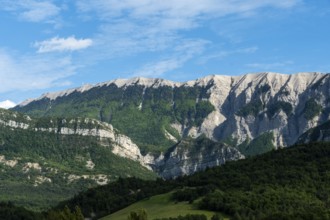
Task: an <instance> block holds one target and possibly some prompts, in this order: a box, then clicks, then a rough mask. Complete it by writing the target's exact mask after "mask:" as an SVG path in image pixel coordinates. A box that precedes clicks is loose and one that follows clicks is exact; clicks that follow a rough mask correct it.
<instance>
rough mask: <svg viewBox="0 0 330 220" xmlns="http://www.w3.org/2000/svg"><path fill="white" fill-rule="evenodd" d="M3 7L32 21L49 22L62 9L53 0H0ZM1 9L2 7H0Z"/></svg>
mask: <svg viewBox="0 0 330 220" xmlns="http://www.w3.org/2000/svg"><path fill="white" fill-rule="evenodd" d="M0 4H1V8H2V10H5V11H10V12H12V13H14V14H15V15H18V17H19V18H21V19H23V20H26V21H30V22H48V21H49V20H51V19H53V18H54V17H55V16H57V15H59V13H60V11H61V9H60V8H59V7H58V6H56V5H55V4H54V3H53V2H52V1H49V0H48V1H47V0H44V1H36V0H16V1H13V0H0ZM0 10H1V9H0Z"/></svg>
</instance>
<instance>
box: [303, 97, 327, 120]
mask: <svg viewBox="0 0 330 220" xmlns="http://www.w3.org/2000/svg"><path fill="white" fill-rule="evenodd" d="M321 111H322V106H321V105H319V104H318V103H317V102H316V101H315V99H313V98H310V99H309V100H307V102H306V103H305V108H304V110H303V113H304V116H305V118H306V119H308V120H311V119H313V118H314V117H315V116H317V115H319V114H320V113H321Z"/></svg>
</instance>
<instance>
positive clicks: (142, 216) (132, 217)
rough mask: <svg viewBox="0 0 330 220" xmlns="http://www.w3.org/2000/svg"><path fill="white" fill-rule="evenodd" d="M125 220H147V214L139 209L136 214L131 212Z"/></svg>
mask: <svg viewBox="0 0 330 220" xmlns="http://www.w3.org/2000/svg"><path fill="white" fill-rule="evenodd" d="M127 220H148V214H147V212H146V210H145V209H141V210H139V211H138V212H131V213H130V214H129V216H128V217H127Z"/></svg>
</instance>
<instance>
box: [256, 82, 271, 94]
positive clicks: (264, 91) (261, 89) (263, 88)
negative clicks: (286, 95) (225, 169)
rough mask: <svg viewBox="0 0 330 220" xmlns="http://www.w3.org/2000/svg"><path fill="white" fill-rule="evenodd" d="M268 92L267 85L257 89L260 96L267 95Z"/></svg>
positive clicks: (268, 87) (268, 86)
mask: <svg viewBox="0 0 330 220" xmlns="http://www.w3.org/2000/svg"><path fill="white" fill-rule="evenodd" d="M268 91H270V85H268V84H264V85H262V86H260V87H259V88H258V89H257V92H259V93H262V94H263V93H267V92H268Z"/></svg>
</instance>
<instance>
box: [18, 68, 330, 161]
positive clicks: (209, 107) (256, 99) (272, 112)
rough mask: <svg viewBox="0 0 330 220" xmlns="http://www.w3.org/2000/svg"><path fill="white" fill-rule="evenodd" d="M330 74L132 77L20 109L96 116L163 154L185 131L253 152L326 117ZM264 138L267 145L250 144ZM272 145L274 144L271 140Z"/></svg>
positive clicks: (291, 139)
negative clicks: (189, 78) (182, 78)
mask: <svg viewBox="0 0 330 220" xmlns="http://www.w3.org/2000/svg"><path fill="white" fill-rule="evenodd" d="M329 99H330V74H321V73H298V74H294V75H285V74H277V73H260V74H247V75H243V76H233V77H230V76H220V75H213V76H208V77H205V78H201V79H197V80H195V81H189V82H185V83H176V82H171V81H167V80H162V79H146V78H133V79H129V80H114V81H109V82H106V83H101V84H97V85H94V86H83V87H81V88H78V89H72V90H67V91H62V92H58V93H49V94H45V95H43V96H42V97H40V98H38V99H34V100H27V101H25V102H23V103H22V104H20V105H19V106H17V107H15V108H14V109H15V110H17V111H20V112H25V113H27V114H30V115H32V116H38V117H40V116H61V117H63V116H70V117H77V116H79V117H91V118H95V119H98V120H101V121H104V122H108V123H111V124H112V125H113V126H114V127H115V128H116V129H118V130H119V131H120V132H122V133H123V134H125V135H127V136H129V137H130V138H131V139H132V140H133V141H134V142H135V143H136V144H137V145H138V146H139V148H140V149H141V151H142V154H144V155H145V154H147V153H149V152H152V153H153V154H154V155H157V156H158V155H160V154H161V152H165V151H166V149H168V148H169V147H171V146H172V145H173V144H175V143H177V141H179V140H180V139H181V138H182V137H187V136H190V137H193V138H195V137H197V136H199V135H201V134H205V135H206V136H207V137H208V138H211V139H213V140H216V141H223V142H225V143H227V144H230V145H232V146H235V147H237V148H238V149H240V151H241V152H242V153H244V154H245V155H254V154H258V153H262V152H265V151H268V150H270V149H272V148H274V147H275V148H277V147H279V146H288V145H291V144H293V143H295V142H296V141H297V139H298V137H299V136H300V135H301V134H303V133H304V132H305V131H307V130H308V129H310V128H312V127H315V126H317V125H319V124H321V123H322V122H325V121H326V120H328V119H329V114H330V110H329V109H330V102H329ZM256 138H259V142H258V143H259V144H260V143H268V146H266V148H265V149H263V148H262V147H260V146H261V145H258V146H257V147H255V146H254V144H253V146H252V145H251V143H252V141H253V140H254V139H256ZM269 143H270V146H269Z"/></svg>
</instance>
